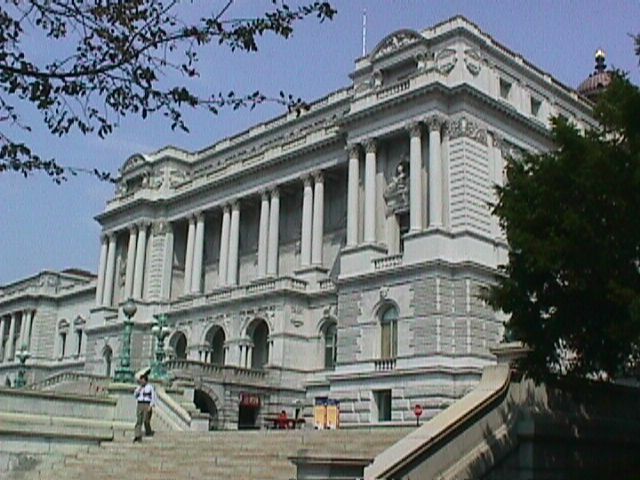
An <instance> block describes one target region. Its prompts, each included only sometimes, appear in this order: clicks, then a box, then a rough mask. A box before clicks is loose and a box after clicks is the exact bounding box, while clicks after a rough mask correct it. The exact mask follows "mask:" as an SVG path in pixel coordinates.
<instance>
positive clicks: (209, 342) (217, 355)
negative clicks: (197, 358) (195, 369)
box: [204, 325, 227, 365]
mask: <svg viewBox="0 0 640 480" xmlns="http://www.w3.org/2000/svg"><path fill="white" fill-rule="evenodd" d="M226 340H227V337H226V335H225V334H224V330H223V329H222V327H221V326H219V325H215V326H213V327H211V328H210V329H209V331H208V332H207V334H206V335H205V339H204V341H205V344H206V348H207V350H206V351H205V354H204V361H205V362H206V363H213V364H214V365H224V360H225V358H224V357H225V355H224V354H225V352H224V343H225V342H226Z"/></svg>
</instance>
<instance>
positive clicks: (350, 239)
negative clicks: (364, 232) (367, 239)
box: [347, 145, 360, 247]
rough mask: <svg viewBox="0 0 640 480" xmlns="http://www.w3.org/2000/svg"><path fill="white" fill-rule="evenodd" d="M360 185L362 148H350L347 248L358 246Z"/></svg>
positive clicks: (357, 146)
mask: <svg viewBox="0 0 640 480" xmlns="http://www.w3.org/2000/svg"><path fill="white" fill-rule="evenodd" d="M359 183H360V146H359V145H352V146H351V147H350V148H349V178H348V185H347V246H348V247H353V246H355V245H357V244H358V223H359V214H358V210H359V208H358V203H359V199H358V196H359V192H358V190H359Z"/></svg>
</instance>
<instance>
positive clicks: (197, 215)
mask: <svg viewBox="0 0 640 480" xmlns="http://www.w3.org/2000/svg"><path fill="white" fill-rule="evenodd" d="M193 217H194V218H195V219H196V222H198V221H200V220H204V211H203V210H198V211H197V212H195V213H194V214H193Z"/></svg>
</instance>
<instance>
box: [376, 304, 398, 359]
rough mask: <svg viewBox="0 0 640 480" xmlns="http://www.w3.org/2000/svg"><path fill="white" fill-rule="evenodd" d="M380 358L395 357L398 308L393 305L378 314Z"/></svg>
mask: <svg viewBox="0 0 640 480" xmlns="http://www.w3.org/2000/svg"><path fill="white" fill-rule="evenodd" d="M380 340H381V342H380V358H382V359H390V358H396V355H397V354H398V309H397V308H396V307H394V306H393V305H390V306H388V307H386V308H385V309H384V310H382V312H381V315H380Z"/></svg>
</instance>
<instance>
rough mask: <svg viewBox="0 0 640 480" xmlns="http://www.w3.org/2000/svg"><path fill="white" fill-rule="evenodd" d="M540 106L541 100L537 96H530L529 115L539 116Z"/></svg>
mask: <svg viewBox="0 0 640 480" xmlns="http://www.w3.org/2000/svg"><path fill="white" fill-rule="evenodd" d="M541 106H542V102H541V101H540V100H538V99H537V98H533V97H531V115H533V116H534V117H536V118H538V117H539V116H540V107H541Z"/></svg>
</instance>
